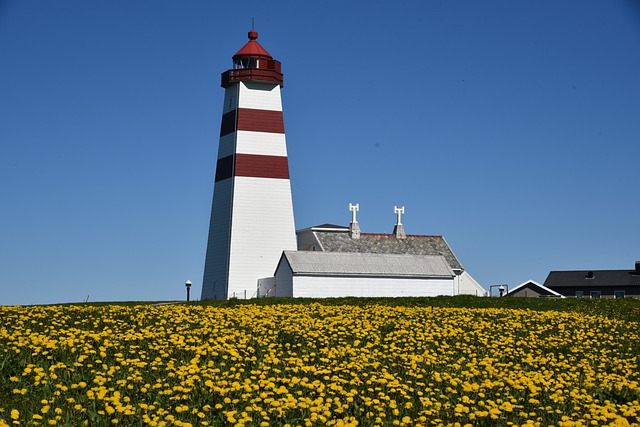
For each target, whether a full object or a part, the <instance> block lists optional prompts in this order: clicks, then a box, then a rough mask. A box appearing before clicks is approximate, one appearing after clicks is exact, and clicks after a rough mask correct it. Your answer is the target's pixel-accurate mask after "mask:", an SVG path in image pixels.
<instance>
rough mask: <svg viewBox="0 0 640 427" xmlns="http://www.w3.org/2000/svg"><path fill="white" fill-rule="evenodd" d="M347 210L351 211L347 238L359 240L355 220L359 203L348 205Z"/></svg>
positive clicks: (358, 229) (358, 230)
mask: <svg viewBox="0 0 640 427" xmlns="http://www.w3.org/2000/svg"><path fill="white" fill-rule="evenodd" d="M349 210H350V211H351V222H350V223H349V237H351V238H352V239H359V238H360V225H358V221H357V220H356V212H358V211H359V210H360V203H356V204H355V205H352V204H351V203H349Z"/></svg>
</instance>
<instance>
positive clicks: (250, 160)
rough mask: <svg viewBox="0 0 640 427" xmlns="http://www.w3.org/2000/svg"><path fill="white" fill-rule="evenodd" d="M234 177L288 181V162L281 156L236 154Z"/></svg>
mask: <svg viewBox="0 0 640 427" xmlns="http://www.w3.org/2000/svg"><path fill="white" fill-rule="evenodd" d="M234 175H235V176H251V177H254V178H279V179H289V162H288V161H287V158H286V157H281V156H259V155H256V154H236V168H235V171H234Z"/></svg>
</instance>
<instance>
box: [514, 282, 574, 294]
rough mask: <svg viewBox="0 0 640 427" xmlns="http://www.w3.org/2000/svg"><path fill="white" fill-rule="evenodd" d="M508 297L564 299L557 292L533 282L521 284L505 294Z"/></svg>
mask: <svg viewBox="0 0 640 427" xmlns="http://www.w3.org/2000/svg"><path fill="white" fill-rule="evenodd" d="M505 296H508V297H528V298H564V296H562V295H561V294H559V293H558V292H556V291H554V290H552V289H549V288H547V287H546V286H544V285H541V284H540V283H538V282H536V281H535V280H527V281H526V282H522V283H521V284H519V285H518V286H516V287H515V288H513V289H512V290H510V291H509V293H507V295H505Z"/></svg>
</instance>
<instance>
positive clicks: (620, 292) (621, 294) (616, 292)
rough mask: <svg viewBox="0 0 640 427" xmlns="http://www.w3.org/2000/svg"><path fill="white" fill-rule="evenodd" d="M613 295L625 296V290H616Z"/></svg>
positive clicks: (616, 296) (615, 296)
mask: <svg viewBox="0 0 640 427" xmlns="http://www.w3.org/2000/svg"><path fill="white" fill-rule="evenodd" d="M613 297H614V298H624V291H614V292H613Z"/></svg>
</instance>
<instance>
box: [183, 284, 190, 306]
mask: <svg viewBox="0 0 640 427" xmlns="http://www.w3.org/2000/svg"><path fill="white" fill-rule="evenodd" d="M184 286H185V287H186V288H187V302H188V301H189V291H190V290H191V280H187V281H186V282H184Z"/></svg>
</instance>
